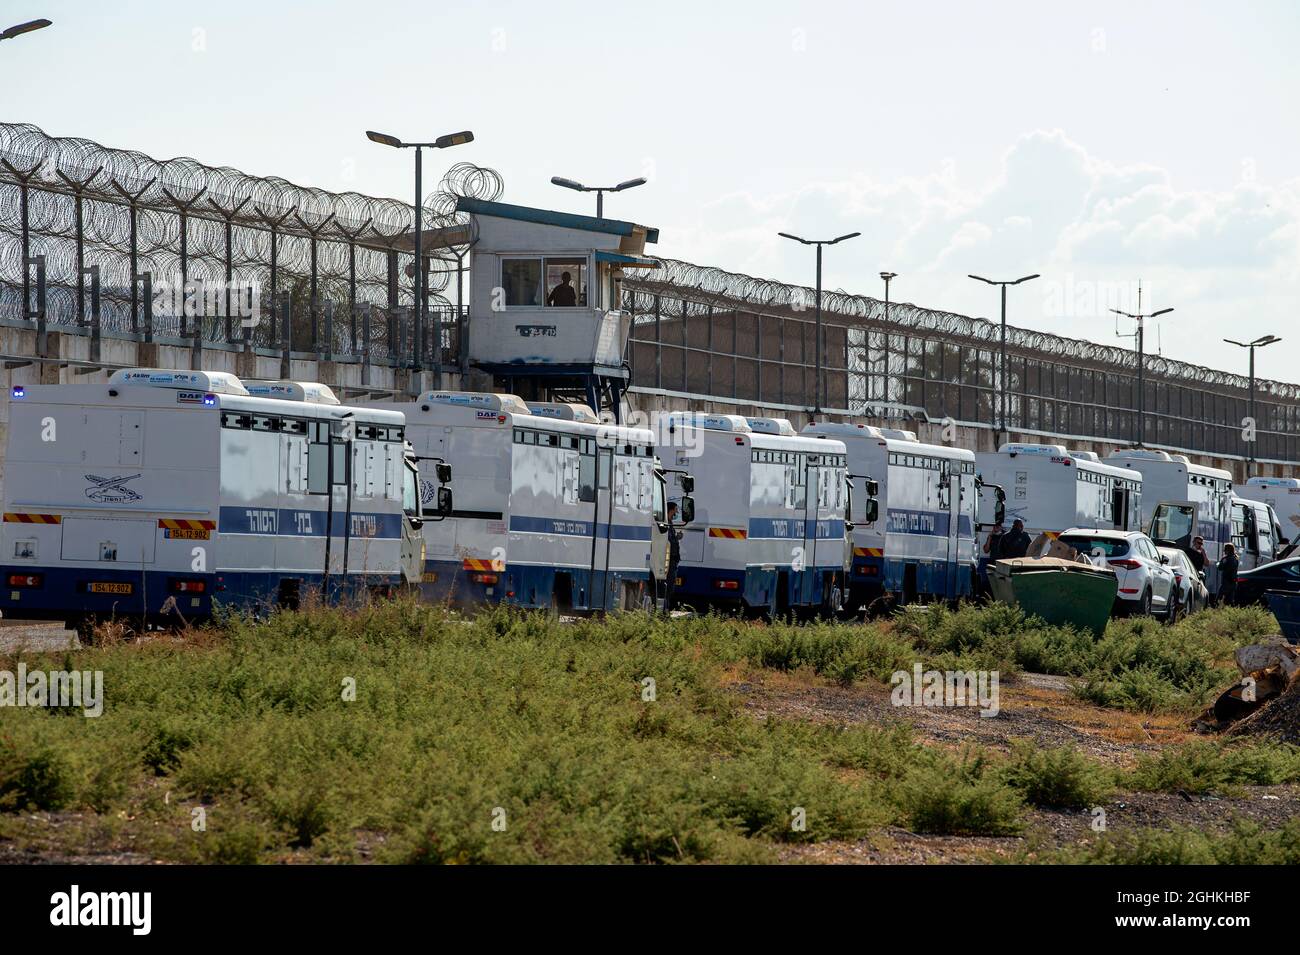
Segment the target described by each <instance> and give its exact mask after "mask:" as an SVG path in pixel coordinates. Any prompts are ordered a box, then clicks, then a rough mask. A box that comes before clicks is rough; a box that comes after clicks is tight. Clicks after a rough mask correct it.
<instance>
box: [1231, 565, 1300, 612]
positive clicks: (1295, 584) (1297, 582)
mask: <svg viewBox="0 0 1300 955" xmlns="http://www.w3.org/2000/svg"><path fill="white" fill-rule="evenodd" d="M1268 590H1281V591H1285V592H1286V593H1300V557H1288V558H1287V559H1286V560H1275V561H1273V562H1272V563H1271V564H1261V565H1260V566H1259V567H1256V568H1255V569H1254V570H1243V571H1240V572H1239V573H1238V574H1237V593H1236V596H1235V597H1234V598H1233V601H1232V602H1233V603H1235V604H1238V605H1239V606H1246V605H1248V604H1260V605H1261V606H1262V605H1263V604H1264V592H1265V591H1268Z"/></svg>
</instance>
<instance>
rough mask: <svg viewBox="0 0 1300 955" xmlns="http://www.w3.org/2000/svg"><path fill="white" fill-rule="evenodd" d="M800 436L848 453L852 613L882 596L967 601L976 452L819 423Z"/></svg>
mask: <svg viewBox="0 0 1300 955" xmlns="http://www.w3.org/2000/svg"><path fill="white" fill-rule="evenodd" d="M803 434H805V435H812V436H817V437H828V438H835V439H837V440H839V441H842V442H843V443H844V446H845V447H846V448H847V450H848V472H849V480H850V482H851V484H852V485H853V498H852V511H851V513H850V515H849V520H850V521H851V522H852V524H853V531H852V540H853V564H852V568H851V572H850V576H849V599H848V602H847V604H848V606H849V607H850V608H851V609H854V610H856V609H858V608H859V607H862V606H865V605H868V604H870V603H871V601H873V600H875V599H877V598H878V597H881V596H884V595H889V596H890V597H892V598H893V599H894V600H896V601H899V602H902V603H913V602H915V601H917V600H918V599H919V600H929V599H943V600H958V599H960V598H962V597H966V596H969V595H970V593H971V589H972V586H973V580H974V577H973V570H974V566H975V559H976V554H975V508H976V505H977V502H978V497H977V494H976V487H975V453H974V452H973V451H968V450H966V449H965V448H953V447H945V446H942V445H932V444H922V443H921V442H920V441H917V440H916V436H915V435H914V434H913V433H912V432H910V431H898V430H894V429H890V428H873V427H871V426H869V425H864V424H853V423H835V422H819V423H816V424H810V425H808V426H806V427H805V428H804V429H803ZM869 490H874V491H875V494H874V495H872V494H869V493H867V492H868V491H869ZM873 499H874V501H875V506H874V507H873V505H872V500H873ZM873 511H874V513H873Z"/></svg>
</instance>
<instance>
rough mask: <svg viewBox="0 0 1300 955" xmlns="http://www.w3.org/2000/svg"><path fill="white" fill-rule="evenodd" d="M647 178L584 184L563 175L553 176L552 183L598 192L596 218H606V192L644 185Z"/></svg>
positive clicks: (578, 190) (575, 190)
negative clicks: (591, 184) (609, 184)
mask: <svg viewBox="0 0 1300 955" xmlns="http://www.w3.org/2000/svg"><path fill="white" fill-rule="evenodd" d="M645 184H646V180H645V179H644V178H642V177H637V178H636V179H628V180H626V181H624V182H620V183H619V184H618V185H617V186H584V185H583V184H582V183H580V182H577V181H575V180H573V179H565V178H564V177H563V176H552V177H551V185H553V186H563V187H564V188H565V189H572V190H573V191H574V192H594V193H595V194H596V218H597V219H603V218H605V193H607V192H622V191H623V190H624V189H635V188H636V187H637V186H644V185H645Z"/></svg>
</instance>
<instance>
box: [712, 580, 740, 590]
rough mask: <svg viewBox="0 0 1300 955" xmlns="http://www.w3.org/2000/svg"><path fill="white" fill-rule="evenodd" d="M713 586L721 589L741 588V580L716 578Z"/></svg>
mask: <svg viewBox="0 0 1300 955" xmlns="http://www.w3.org/2000/svg"><path fill="white" fill-rule="evenodd" d="M713 586H715V587H717V588H718V589H719V590H739V589H740V581H738V580H715V581H714V582H713Z"/></svg>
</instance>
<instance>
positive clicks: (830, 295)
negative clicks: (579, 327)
mask: <svg viewBox="0 0 1300 955" xmlns="http://www.w3.org/2000/svg"><path fill="white" fill-rule="evenodd" d="M658 262H659V268H657V269H655V270H653V271H651V272H647V273H645V274H644V275H640V276H633V275H630V274H629V275H628V276H627V278H625V280H624V287H625V288H626V289H627V290H628V291H632V292H634V293H640V294H647V295H655V294H658V295H660V296H661V305H660V307H661V311H662V309H663V303H662V298H668V299H670V300H671V299H674V298H675V299H677V300H680V301H682V302H689V301H694V302H696V303H697V304H712V305H714V306H715V307H716V306H718V305H720V304H721V305H724V306H725V307H729V308H734V309H737V310H741V311H750V312H755V311H757V312H762V311H764V310H775V311H778V312H781V313H783V314H785V315H786V317H802V318H805V319H806V318H809V317H810V315H809V312H810V310H811V309H812V308H813V303H814V300H815V297H816V292H815V290H814V289H812V288H809V287H808V286H803V285H791V284H789V283H785V282H777V281H773V280H771V279H764V278H757V277H755V276H752V275H745V274H743V273H739V272H728V271H726V270H724V269H719V268H715V267H712V266H706V265H695V264H693V263H691V262H683V261H680V260H678V259H663V258H661V259H658ZM638 311H642V309H641V308H638ZM822 312H823V316H824V317H825V320H827V321H831V322H835V321H839V322H842V323H846V324H850V325H865V326H869V327H873V328H876V329H878V330H881V331H893V332H895V333H898V334H908V333H912V334H915V333H919V332H933V333H935V334H936V335H938V336H941V337H943V338H945V339H951V340H953V341H954V342H956V341H962V342H966V343H970V344H974V345H978V346H979V347H984V348H993V347H996V346H997V345H998V343H999V341H1000V335H1001V327H1000V325H999V324H998V323H996V322H992V321H989V320H988V319H983V318H971V317H969V316H966V315H958V314H956V313H955V312H944V311H939V310H936V309H930V308H923V307H921V306H918V305H912V304H909V303H905V302H893V301H891V302H890V303H889V318H888V321H886V319H885V303H884V302H883V301H882V300H881V299H877V298H873V297H871V296H868V295H856V294H853V293H850V292H846V291H844V290H843V289H837V290H834V291H827V290H825V289H823V290H822ZM1007 347H1008V349H1009V350H1014V351H1016V352H1018V353H1022V354H1025V355H1028V356H1030V357H1037V358H1039V359H1044V358H1048V359H1062V360H1064V361H1066V362H1069V363H1073V364H1079V365H1086V366H1093V367H1098V368H1103V369H1106V370H1114V371H1116V372H1121V373H1126V374H1131V373H1133V372H1134V371H1135V370H1136V363H1137V356H1136V355H1135V353H1134V352H1132V351H1128V350H1127V349H1123V348H1117V347H1115V346H1113V345H1101V344H1097V343H1096V342H1090V341H1085V340H1083V339H1077V338H1066V337H1064V336H1060V335H1053V334H1050V333H1048V332H1036V331H1032V330H1030V329H1026V328H1020V327H1017V326H1014V325H1008V326H1007ZM1146 372H1147V374H1148V375H1151V376H1155V377H1162V378H1168V379H1175V380H1180V381H1183V382H1187V383H1196V384H1202V385H1211V386H1215V387H1218V388H1230V389H1233V390H1238V391H1241V392H1245V391H1246V390H1247V389H1248V388H1249V384H1250V382H1249V379H1247V378H1246V377H1244V376H1242V375H1237V374H1233V373H1232V372H1227V371H1220V370H1218V369H1215V368H1208V367H1205V366H1203V365H1195V364H1192V363H1190V362H1184V361H1178V360H1176V359H1172V358H1165V357H1162V356H1158V355H1150V354H1148V355H1147V356H1146ZM1255 387H1256V390H1257V392H1258V393H1259V394H1261V395H1264V396H1268V397H1274V398H1278V399H1281V400H1287V401H1297V400H1300V385H1295V384H1290V383H1287V382H1280V381H1271V380H1268V379H1263V378H1256V379H1255Z"/></svg>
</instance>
